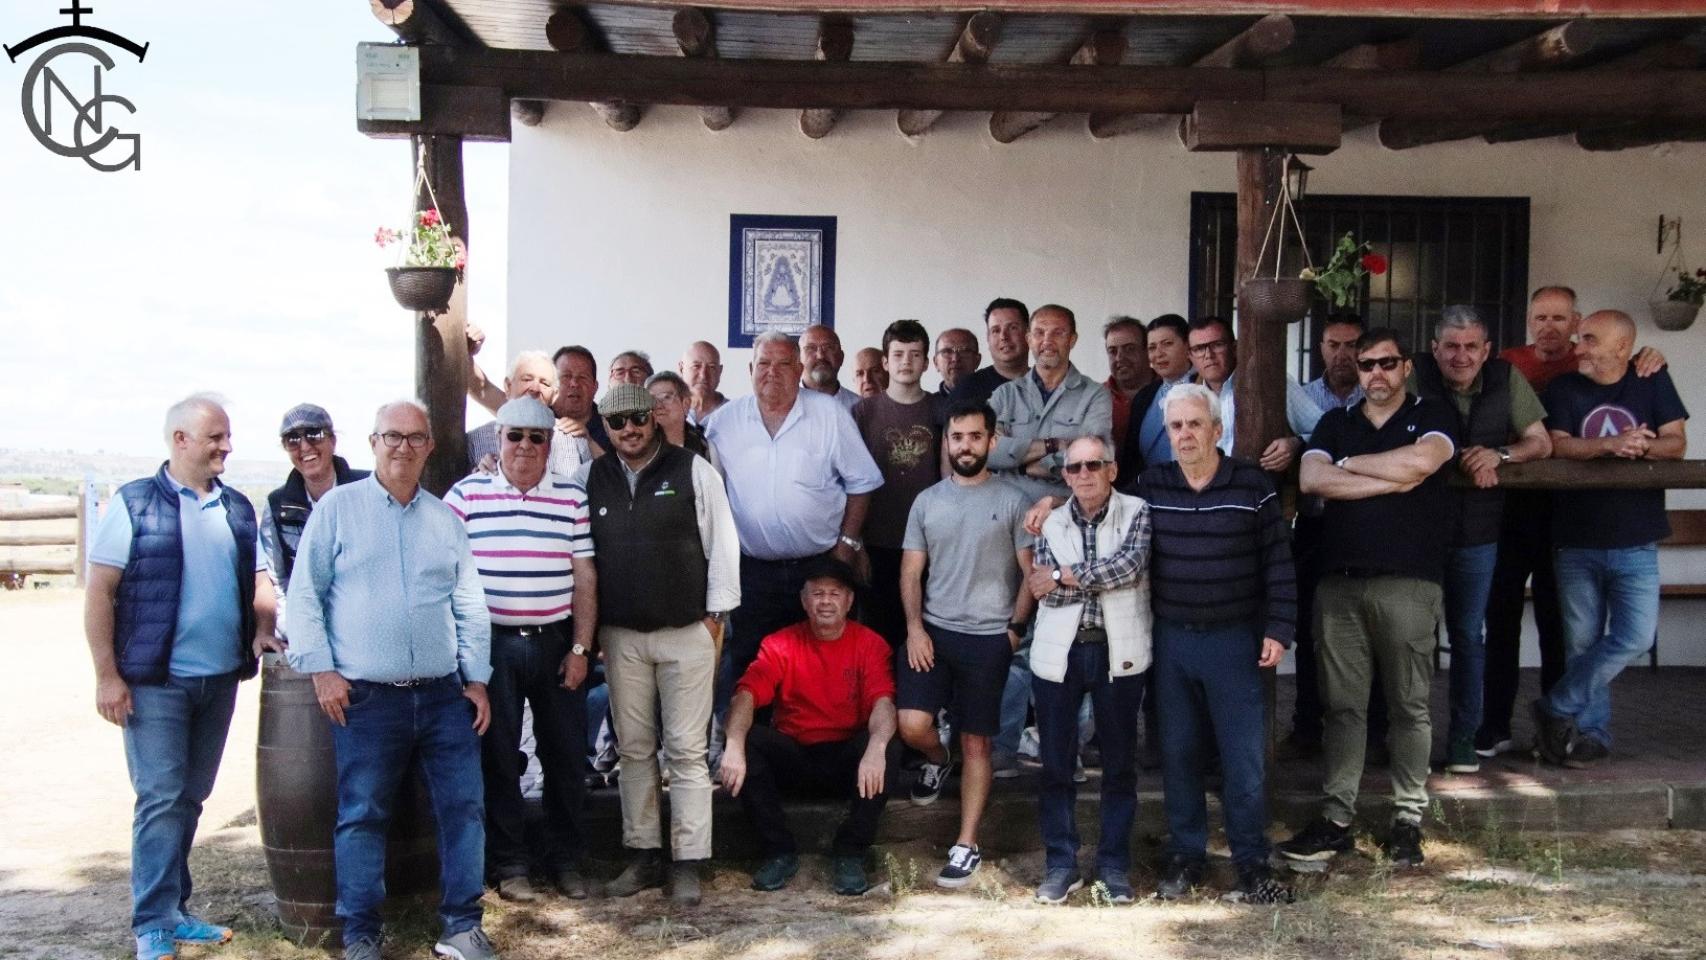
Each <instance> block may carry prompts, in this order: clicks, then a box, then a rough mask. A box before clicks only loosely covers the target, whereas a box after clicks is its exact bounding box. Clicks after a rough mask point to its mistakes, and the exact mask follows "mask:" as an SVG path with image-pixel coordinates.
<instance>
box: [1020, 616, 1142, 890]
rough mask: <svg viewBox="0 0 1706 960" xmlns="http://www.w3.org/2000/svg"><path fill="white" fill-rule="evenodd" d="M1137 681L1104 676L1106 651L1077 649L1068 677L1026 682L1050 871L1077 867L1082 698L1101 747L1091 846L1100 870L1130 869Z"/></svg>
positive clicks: (1089, 646)
mask: <svg viewBox="0 0 1706 960" xmlns="http://www.w3.org/2000/svg"><path fill="white" fill-rule="evenodd" d="M1143 687H1144V676H1143V674H1141V673H1140V674H1134V675H1132V676H1126V677H1114V678H1110V677H1109V676H1108V645H1107V644H1105V643H1075V644H1073V645H1072V650H1071V652H1070V653H1069V654H1068V655H1067V659H1066V675H1065V676H1064V677H1062V678H1061V682H1059V683H1055V682H1053V681H1051V680H1044V679H1043V678H1042V677H1038V676H1032V677H1031V692H1032V694H1033V695H1034V696H1035V697H1036V705H1037V740H1038V742H1039V745H1040V746H1041V748H1042V749H1041V753H1042V761H1043V779H1042V791H1041V794H1040V795H1039V797H1038V803H1037V807H1038V812H1039V818H1038V819H1039V820H1040V822H1041V825H1042V832H1043V847H1044V849H1045V850H1046V851H1047V861H1048V868H1049V869H1050V870H1054V869H1057V868H1061V867H1065V868H1068V869H1072V868H1075V867H1076V866H1077V865H1078V821H1077V818H1076V817H1075V816H1074V815H1073V814H1074V810H1073V808H1074V805H1075V804H1076V803H1077V802H1078V786H1077V785H1076V784H1074V783H1073V782H1072V768H1073V762H1074V761H1075V760H1077V759H1078V706H1079V703H1080V701H1082V700H1083V699H1084V695H1085V694H1089V695H1090V703H1091V706H1092V708H1093V710H1094V712H1095V716H1096V731H1097V734H1098V736H1100V738H1101V741H1102V834H1101V837H1100V840H1099V841H1098V843H1097V847H1096V867H1097V869H1098V870H1117V871H1120V872H1122V873H1123V872H1125V871H1127V870H1130V869H1131V825H1132V820H1133V819H1134V818H1135V817H1136V816H1137V714H1138V712H1139V711H1140V710H1141V709H1142V708H1143Z"/></svg>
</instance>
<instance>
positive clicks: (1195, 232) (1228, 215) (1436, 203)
mask: <svg viewBox="0 0 1706 960" xmlns="http://www.w3.org/2000/svg"><path fill="white" fill-rule="evenodd" d="M1298 212H1299V213H1300V214H1301V215H1302V218H1303V234H1304V238H1305V240H1306V242H1307V243H1308V244H1309V255H1310V256H1311V257H1312V258H1313V259H1314V262H1315V263H1316V264H1317V265H1320V264H1321V263H1323V262H1324V261H1325V260H1326V259H1327V257H1328V256H1329V255H1330V253H1331V251H1332V249H1333V245H1334V244H1335V243H1336V242H1337V241H1338V238H1339V237H1340V236H1342V235H1343V234H1344V233H1345V232H1346V231H1349V232H1351V233H1353V234H1355V236H1356V238H1357V239H1358V240H1367V241H1368V242H1369V243H1371V244H1372V245H1373V249H1374V252H1375V253H1379V254H1381V255H1383V256H1385V257H1386V259H1387V262H1388V264H1390V266H1389V268H1388V270H1387V271H1386V273H1385V274H1384V275H1381V276H1372V277H1369V278H1368V279H1367V280H1366V281H1365V283H1364V287H1363V295H1362V298H1361V300H1360V302H1359V303H1358V304H1357V305H1356V306H1355V307H1354V308H1351V309H1352V310H1354V311H1355V312H1357V313H1360V314H1361V316H1362V319H1363V322H1364V323H1365V324H1366V325H1368V326H1389V327H1393V328H1395V329H1397V330H1398V331H1399V332H1400V333H1402V334H1404V335H1406V336H1408V338H1409V342H1410V345H1411V347H1412V348H1413V349H1418V350H1426V349H1427V347H1428V341H1429V339H1430V338H1431V336H1432V328H1433V324H1434V322H1435V321H1437V320H1438V319H1439V315H1440V311H1441V309H1442V308H1444V307H1445V306H1446V305H1447V304H1453V303H1466V304H1470V305H1472V306H1474V307H1475V308H1476V309H1477V310H1478V311H1480V314H1481V316H1482V318H1483V319H1485V320H1486V321H1487V326H1488V335H1489V336H1490V337H1491V338H1492V340H1493V345H1494V348H1495V350H1502V349H1504V348H1505V347H1510V346H1515V345H1517V344H1520V343H1522V342H1524V340H1525V339H1526V338H1527V322H1526V321H1527V315H1528V198H1527V197H1385V196H1333V195H1327V196H1305V197H1304V198H1303V200H1302V202H1301V203H1299V204H1298ZM1237 236H1238V201H1237V197H1236V196H1235V195H1233V194H1230V193H1193V194H1191V281H1190V282H1191V309H1192V313H1191V315H1192V316H1193V317H1200V316H1211V315H1213V316H1222V317H1230V316H1232V315H1233V301H1234V299H1235V298H1236V294H1237V290H1238V279H1239V278H1238V277H1237V276H1236V273H1237V257H1238V240H1237ZM1292 239H1293V242H1294V243H1295V237H1293V238H1292ZM1288 267H1289V260H1288ZM1317 305H1318V306H1319V305H1320V304H1319V303H1318V304H1317ZM1320 319H1321V311H1319V310H1317V311H1314V312H1313V313H1312V314H1311V315H1310V317H1309V318H1307V319H1305V320H1304V322H1303V329H1302V331H1301V332H1302V334H1303V335H1302V337H1301V338H1300V341H1299V344H1298V353H1297V356H1296V357H1295V358H1294V359H1295V362H1294V363H1292V364H1291V367H1292V373H1293V374H1294V375H1295V376H1296V377H1297V379H1298V380H1299V381H1305V380H1310V379H1313V378H1315V377H1317V376H1320V364H1321V361H1320V357H1319V356H1318V355H1317V351H1316V350H1315V348H1314V347H1315V343H1316V342H1317V341H1318V340H1319V339H1320V337H1319V329H1320V328H1319V326H1318V325H1317V324H1318V323H1319V321H1320Z"/></svg>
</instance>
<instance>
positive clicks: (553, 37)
mask: <svg viewBox="0 0 1706 960" xmlns="http://www.w3.org/2000/svg"><path fill="white" fill-rule="evenodd" d="M545 41H546V42H547V43H549V44H550V45H551V49H553V50H556V51H559V52H561V53H592V52H595V51H597V50H599V49H600V48H601V47H603V45H604V44H603V42H602V40H601V39H600V38H599V37H598V36H597V33H596V31H595V30H594V29H593V26H592V24H590V23H588V22H587V20H586V16H585V14H583V13H582V12H581V11H580V9H579V8H577V7H559V8H558V9H557V10H556V12H554V13H552V14H551V16H550V18H549V19H547V20H546V21H545ZM544 99H570V100H572V99H579V98H576V97H561V98H559V97H547V98H544ZM588 102H589V103H590V104H591V106H592V111H593V112H594V113H596V114H598V116H599V118H600V119H602V120H603V121H604V122H605V124H606V125H607V126H609V127H610V129H612V130H617V131H621V132H623V133H626V132H627V131H629V130H632V129H634V128H635V127H637V126H639V125H640V119H641V117H643V116H644V114H645V110H644V108H643V107H641V106H640V105H639V104H637V103H634V102H632V101H630V100H625V99H622V98H619V97H616V98H605V97H598V98H589V99H588Z"/></svg>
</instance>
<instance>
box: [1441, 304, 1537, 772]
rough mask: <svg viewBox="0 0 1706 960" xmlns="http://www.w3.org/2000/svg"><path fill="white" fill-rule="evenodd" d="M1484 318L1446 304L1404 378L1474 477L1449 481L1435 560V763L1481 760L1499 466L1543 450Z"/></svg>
mask: <svg viewBox="0 0 1706 960" xmlns="http://www.w3.org/2000/svg"><path fill="white" fill-rule="evenodd" d="M1491 346H1492V344H1491V341H1490V340H1489V339H1488V336H1487V325H1486V324H1485V323H1484V322H1482V320H1481V318H1480V315H1479V314H1477V313H1476V312H1475V309H1474V308H1473V307H1468V306H1461V305H1455V304H1454V305H1451V306H1447V307H1446V308H1445V310H1444V312H1443V313H1442V314H1441V316H1440V320H1439V323H1438V324H1437V325H1436V326H1435V327H1434V339H1433V351H1432V355H1431V356H1430V355H1422V356H1418V357H1417V358H1416V362H1415V373H1414V374H1413V375H1412V380H1413V383H1412V387H1413V389H1414V390H1415V391H1416V393H1417V394H1419V395H1420V396H1423V397H1428V398H1430V399H1433V400H1439V401H1442V402H1444V403H1445V404H1446V405H1447V406H1449V407H1451V408H1452V410H1453V412H1455V413H1456V414H1457V422H1458V432H1457V435H1456V437H1455V439H1456V441H1457V447H1458V449H1459V450H1460V451H1462V453H1461V454H1460V456H1459V458H1458V461H1457V468H1458V470H1459V471H1460V472H1461V473H1462V474H1463V475H1464V476H1465V477H1466V478H1468V480H1469V481H1470V482H1471V483H1473V484H1474V486H1473V487H1457V488H1454V489H1453V490H1452V495H1453V497H1454V499H1455V500H1456V501H1457V524H1456V527H1455V528H1454V529H1453V531H1452V539H1451V550H1450V552H1449V553H1447V555H1446V564H1445V631H1446V637H1447V639H1448V640H1449V642H1450V644H1451V724H1450V730H1449V732H1448V733H1447V735H1446V756H1445V764H1444V766H1445V769H1446V770H1448V771H1450V772H1452V773H1474V772H1476V771H1477V770H1479V769H1480V768H1481V761H1480V757H1479V756H1478V755H1477V754H1476V752H1475V733H1476V731H1477V730H1479V729H1480V727H1481V714H1482V709H1481V708H1482V703H1483V695H1482V691H1483V689H1484V683H1483V679H1484V674H1485V670H1486V663H1487V648H1486V643H1485V636H1486V634H1485V625H1486V620H1487V599H1488V596H1489V594H1490V592H1491V590H1492V585H1493V568H1494V564H1495V562H1496V561H1497V559H1498V550H1499V531H1500V528H1501V526H1502V523H1503V517H1504V504H1505V495H1504V491H1503V490H1502V489H1500V488H1499V468H1500V467H1502V466H1504V465H1505V464H1507V463H1524V462H1526V461H1529V460H1539V459H1543V458H1545V457H1549V456H1551V455H1552V441H1551V439H1550V438H1549V437H1548V435H1547V432H1546V424H1545V422H1544V421H1545V418H1546V409H1545V408H1544V407H1542V406H1541V404H1540V398H1539V397H1538V396H1537V395H1535V392H1534V388H1533V387H1531V386H1529V384H1528V380H1527V379H1526V378H1524V377H1522V376H1521V375H1520V374H1518V373H1517V372H1516V370H1515V368H1514V367H1512V366H1511V365H1510V364H1509V363H1507V362H1506V361H1504V360H1499V359H1488V356H1489V354H1490V353H1491Z"/></svg>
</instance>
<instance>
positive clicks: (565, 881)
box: [557, 867, 592, 900]
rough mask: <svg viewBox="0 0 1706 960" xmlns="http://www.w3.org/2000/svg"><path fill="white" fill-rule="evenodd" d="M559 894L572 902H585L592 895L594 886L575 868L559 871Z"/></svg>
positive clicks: (565, 868)
mask: <svg viewBox="0 0 1706 960" xmlns="http://www.w3.org/2000/svg"><path fill="white" fill-rule="evenodd" d="M557 892H558V893H560V894H562V895H563V896H565V897H567V898H569V899H570V900H585V899H586V898H587V897H589V896H591V894H592V885H591V884H589V883H587V880H586V877H584V876H582V875H581V872H580V870H578V869H576V868H574V867H564V868H563V869H561V870H558V871H557Z"/></svg>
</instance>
